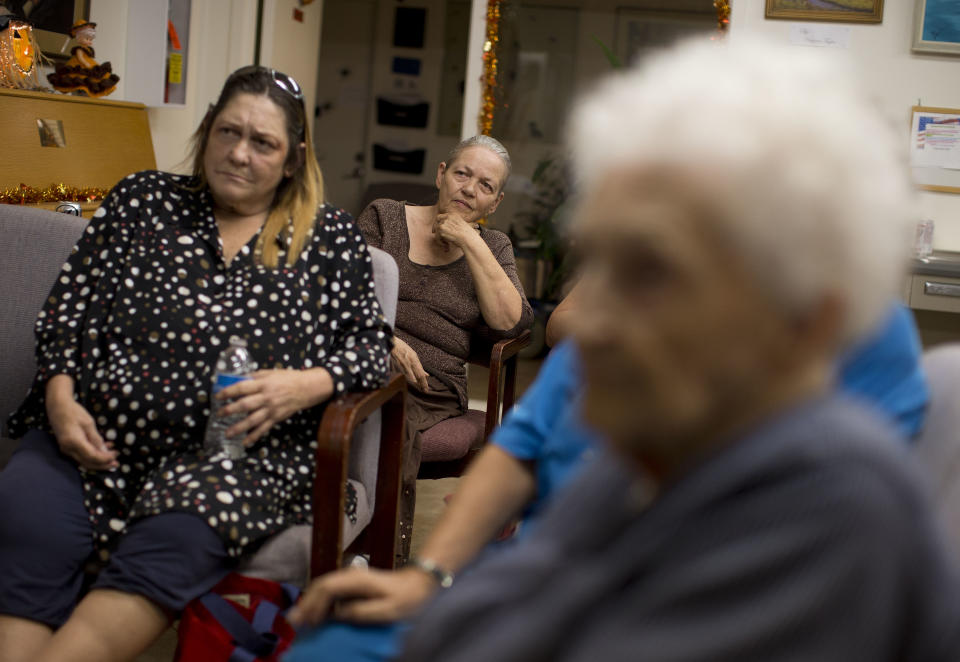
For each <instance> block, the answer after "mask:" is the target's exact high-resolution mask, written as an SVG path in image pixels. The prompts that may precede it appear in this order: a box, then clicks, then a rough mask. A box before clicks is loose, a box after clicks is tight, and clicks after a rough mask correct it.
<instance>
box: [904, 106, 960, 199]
mask: <svg viewBox="0 0 960 662" xmlns="http://www.w3.org/2000/svg"><path fill="white" fill-rule="evenodd" d="M911 113H912V115H911V121H910V167H911V169H912V170H913V179H914V182H915V183H916V184H917V185H918V186H919V187H920V188H922V189H926V190H928V191H941V192H946V193H960V109H958V108H933V107H930V106H914V107H913V108H912V109H911Z"/></svg>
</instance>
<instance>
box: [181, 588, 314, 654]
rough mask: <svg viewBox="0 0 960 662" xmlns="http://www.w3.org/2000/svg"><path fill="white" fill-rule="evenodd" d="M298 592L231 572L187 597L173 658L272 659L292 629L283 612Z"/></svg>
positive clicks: (284, 647)
mask: <svg viewBox="0 0 960 662" xmlns="http://www.w3.org/2000/svg"><path fill="white" fill-rule="evenodd" d="M299 595H300V591H299V589H297V588H296V587H295V586H292V585H290V584H278V583H277V582H272V581H269V580H267V579H256V578H254V577H247V576H245V575H240V574H237V573H235V572H233V573H230V574H229V575H227V576H226V577H225V578H224V579H223V581H221V582H220V583H219V584H217V585H216V586H214V587H213V589H211V591H210V592H209V593H207V594H206V595H203V596H201V597H199V598H197V599H196V600H193V601H191V602H190V604H188V605H187V607H186V609H184V610H183V614H182V615H181V617H180V628H179V631H178V634H177V639H178V641H177V652H176V654H175V655H174V658H173V659H174V660H175V662H254V661H255V660H263V661H264V662H275V661H276V660H279V659H280V655H281V654H282V653H283V652H284V651H285V650H287V648H289V647H290V644H291V643H292V642H293V637H294V636H295V634H296V632H295V631H294V629H293V627H292V626H291V625H290V624H289V623H287V619H286V618H285V617H284V614H286V611H287V609H289V608H290V607H292V606H293V604H294V603H295V602H296V601H297V598H298V597H299Z"/></svg>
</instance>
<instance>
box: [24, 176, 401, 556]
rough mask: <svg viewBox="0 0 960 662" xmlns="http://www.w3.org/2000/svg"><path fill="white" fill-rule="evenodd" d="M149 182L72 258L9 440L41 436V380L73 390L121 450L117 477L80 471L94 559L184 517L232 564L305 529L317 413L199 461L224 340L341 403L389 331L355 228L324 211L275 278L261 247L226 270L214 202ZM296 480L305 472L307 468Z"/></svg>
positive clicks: (110, 203)
mask: <svg viewBox="0 0 960 662" xmlns="http://www.w3.org/2000/svg"><path fill="white" fill-rule="evenodd" d="M195 189H196V182H195V181H194V180H193V179H191V178H188V177H183V176H179V175H172V174H168V173H161V172H156V171H146V172H141V173H137V174H134V175H131V176H129V177H127V178H126V179H124V180H123V181H121V182H120V183H119V184H118V185H117V186H116V187H115V188H114V190H113V191H112V192H111V193H110V195H109V196H108V197H107V199H106V200H105V201H104V203H103V205H102V206H101V207H100V209H98V210H97V212H96V214H95V215H94V218H93V219H92V221H91V222H90V224H89V226H88V227H87V229H86V231H85V233H84V235H83V237H82V238H81V239H80V241H79V243H78V244H77V246H76V247H75V248H74V250H73V253H72V254H71V256H70V258H69V260H68V262H67V264H66V265H65V266H64V268H63V271H62V273H61V275H60V278H59V279H58V281H57V282H56V284H55V285H54V288H53V290H52V291H51V293H50V296H49V297H48V299H47V302H46V304H45V306H44V308H43V310H42V311H41V312H40V315H39V318H38V320H37V326H36V331H37V342H38V347H37V357H38V361H37V363H38V365H39V369H38V374H37V379H36V381H35V383H34V386H33V388H32V390H31V392H30V394H29V396H28V397H27V400H26V401H25V402H24V404H23V405H22V406H21V407H20V409H19V410H18V411H17V412H16V413H15V414H14V415H13V416H12V417H11V419H10V429H11V433H12V434H16V435H18V436H19V435H22V434H23V433H24V432H25V431H26V430H27V429H29V428H31V427H44V428H49V426H48V424H47V423H46V417H45V413H44V403H43V384H44V383H45V382H46V380H47V379H48V378H49V377H51V376H53V375H55V374H61V373H67V374H71V375H73V376H74V377H75V379H76V384H77V386H76V391H77V398H78V400H79V401H80V402H81V403H82V404H83V405H84V406H85V407H86V408H87V410H88V411H89V412H90V413H91V415H92V416H93V417H94V419H95V420H96V423H97V426H98V429H99V431H100V433H101V434H102V435H103V436H104V438H105V439H108V440H110V441H113V443H114V444H115V446H116V447H117V449H118V450H119V452H120V456H119V462H120V467H119V468H118V469H117V470H116V471H113V472H87V471H82V473H83V486H84V499H85V505H86V507H87V509H88V510H89V512H90V517H91V521H92V522H93V524H94V535H95V543H96V545H97V547H98V548H99V550H100V551H101V555H103V553H104V552H105V550H107V549H109V547H110V546H111V544H112V543H113V542H114V541H115V539H116V537H117V536H118V535H120V534H122V532H123V531H124V530H125V529H126V525H127V523H128V522H130V521H131V520H133V519H136V518H139V517H144V516H149V515H154V514H159V513H162V512H167V511H183V512H190V513H195V514H197V515H198V516H200V517H201V518H203V519H204V520H205V521H207V522H208V523H209V524H210V526H212V527H213V528H214V529H216V530H217V532H218V533H219V535H220V536H221V537H222V538H223V540H224V542H225V543H226V545H227V547H228V550H229V552H230V554H231V555H239V554H240V553H241V552H242V551H243V549H244V548H245V547H246V546H248V545H250V544H251V543H253V542H255V541H257V540H259V539H261V538H263V537H265V536H268V535H270V534H272V533H275V532H277V531H279V530H281V529H283V528H285V527H287V526H290V525H293V524H297V523H302V522H306V521H309V519H310V513H311V504H310V497H311V485H312V477H313V463H314V449H315V447H316V442H315V440H314V436H315V432H316V427H317V424H318V421H319V417H320V414H321V413H322V411H321V409H322V408H320V407H317V408H314V409H312V410H309V411H303V412H299V413H297V414H295V415H294V416H292V417H291V418H290V419H288V420H287V421H284V422H283V423H281V424H279V425H277V426H275V427H274V428H273V429H272V430H270V432H269V433H268V434H267V436H266V437H265V438H264V439H262V440H261V441H260V442H258V443H257V444H256V445H255V446H254V447H253V448H251V449H250V450H249V451H248V455H247V457H246V458H244V459H242V460H239V461H232V462H231V461H230V460H220V461H216V462H211V461H207V460H206V459H204V458H202V457H201V456H200V455H199V451H200V446H201V442H202V438H203V431H204V426H205V424H206V420H207V417H208V416H209V406H208V398H209V388H210V382H211V374H212V368H213V365H214V362H215V361H216V357H217V355H218V354H219V352H220V350H221V349H222V348H223V347H224V346H225V344H226V342H227V340H228V339H229V337H230V336H232V335H238V336H241V337H243V338H246V339H247V342H248V347H249V348H250V351H251V352H252V353H253V357H254V359H255V360H256V362H257V363H258V365H259V366H260V367H261V368H298V369H303V368H310V367H315V366H322V367H325V368H326V369H327V370H328V371H329V372H330V374H331V376H332V377H333V379H334V388H335V392H336V393H342V392H345V391H347V390H350V389H354V388H374V387H376V386H378V385H379V384H381V383H382V381H383V379H384V377H385V375H386V373H387V365H388V364H387V358H388V356H389V348H390V329H389V327H388V325H387V324H386V322H385V321H384V319H383V316H382V314H381V312H380V307H379V304H378V303H377V299H376V295H375V292H374V287H373V275H372V264H371V260H370V256H369V253H368V252H367V250H366V244H365V243H364V241H363V238H362V237H361V235H360V232H359V230H358V228H357V227H356V225H355V224H354V223H353V220H352V219H351V218H350V216H349V215H348V214H347V213H346V212H343V211H341V210H338V209H334V208H332V207H325V208H324V209H322V210H321V213H320V214H319V215H318V218H317V223H316V226H315V228H314V232H313V235H312V237H311V238H310V240H309V241H308V242H307V245H306V248H305V249H304V251H303V253H302V254H301V255H300V258H299V260H298V261H297V262H296V263H295V264H294V265H293V266H289V267H288V266H286V254H285V253H284V250H283V249H284V248H285V247H286V246H287V245H288V244H287V240H286V238H285V237H279V236H278V237H277V238H276V239H275V240H276V241H278V242H279V244H280V249H281V250H280V256H279V261H280V265H281V266H280V267H279V268H278V269H276V270H273V269H268V268H265V267H263V266H259V265H257V264H255V262H254V260H253V252H254V246H255V244H256V241H257V239H258V236H255V237H253V239H251V241H250V242H249V243H248V244H247V245H246V246H244V247H243V249H241V252H240V254H239V255H238V256H237V258H235V259H234V260H233V261H232V262H231V263H230V265H229V266H227V265H226V264H225V263H224V261H223V258H222V252H221V246H220V242H219V235H218V233H217V229H216V223H215V220H214V217H213V210H212V206H211V199H210V195H209V193H208V192H207V191H206V190H205V189H204V190H195ZM304 468H306V470H304Z"/></svg>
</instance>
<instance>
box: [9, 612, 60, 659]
mask: <svg viewBox="0 0 960 662" xmlns="http://www.w3.org/2000/svg"><path fill="white" fill-rule="evenodd" d="M52 636H53V630H51V629H50V628H49V627H47V626H46V625H44V624H43V623H37V622H36V621H28V620H27V619H25V618H18V617H17V616H0V660H4V661H5V662H26V661H27V660H32V659H34V656H35V655H36V654H37V651H38V650H40V649H41V648H42V647H43V645H44V644H46V643H47V642H48V641H50V637H52Z"/></svg>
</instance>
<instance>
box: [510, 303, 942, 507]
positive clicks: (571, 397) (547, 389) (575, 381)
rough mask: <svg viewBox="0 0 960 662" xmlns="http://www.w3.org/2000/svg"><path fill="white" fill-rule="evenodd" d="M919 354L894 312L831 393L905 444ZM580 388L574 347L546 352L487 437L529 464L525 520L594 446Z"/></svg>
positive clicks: (905, 320) (918, 386) (916, 404)
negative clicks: (873, 414) (877, 414)
mask: <svg viewBox="0 0 960 662" xmlns="http://www.w3.org/2000/svg"><path fill="white" fill-rule="evenodd" d="M921 353H922V348H921V346H920V338H919V336H918V334H917V328H916V324H915V323H914V321H913V315H912V313H911V312H910V310H909V309H908V308H907V307H906V306H903V305H902V304H896V305H894V306H893V307H892V309H891V312H890V313H889V314H888V316H887V317H886V318H885V319H884V321H883V323H882V324H881V325H880V326H879V327H878V329H877V331H876V332H875V333H873V334H872V335H870V336H868V337H867V338H865V339H864V340H863V341H862V342H860V343H858V344H856V345H855V346H853V347H852V348H851V349H850V350H848V351H847V352H846V353H845V354H844V355H843V356H842V357H841V358H840V361H839V362H838V366H837V369H838V375H837V385H838V387H839V389H840V390H841V391H842V392H844V393H846V394H847V395H850V396H853V397H855V398H857V399H859V400H860V401H861V402H865V403H867V404H868V405H869V406H872V407H873V408H874V409H879V410H880V411H881V412H883V414H885V415H886V417H887V418H888V419H889V420H891V421H892V422H893V423H894V425H895V426H896V427H897V429H898V430H899V431H900V433H901V434H903V435H904V436H905V437H907V438H911V437H913V436H915V435H916V434H917V432H919V431H920V428H921V427H922V425H923V418H924V415H925V413H926V408H927V402H928V401H929V399H930V391H929V388H928V386H927V382H926V377H925V375H924V373H923V366H922V363H921V360H920V358H921ZM582 385H583V379H582V375H581V370H580V364H579V358H578V355H577V351H576V346H575V345H574V344H573V342H572V341H569V340H568V341H565V342H563V343H561V344H559V345H557V346H556V347H555V348H554V349H553V351H552V352H550V355H549V356H548V357H547V359H546V361H544V363H543V366H542V367H541V368H540V373H539V374H538V375H537V379H536V380H535V381H534V382H533V384H531V386H530V388H529V389H527V391H526V392H525V393H524V394H523V397H522V398H521V399H520V401H519V402H518V403H517V405H516V406H515V407H514V408H513V409H512V410H511V411H510V413H509V414H507V416H506V418H504V420H503V424H502V425H501V426H500V428H499V429H497V430H496V431H495V432H494V433H493V436H492V442H493V443H495V444H497V445H498V446H500V447H501V448H502V449H503V450H504V451H506V452H507V453H509V454H510V455H512V456H513V457H515V458H517V459H518V460H524V461H532V462H534V464H535V469H534V471H535V476H536V479H537V494H536V498H535V500H534V502H533V503H532V504H531V506H530V509H529V510H528V512H527V514H528V516H529V515H535V514H536V513H537V512H539V510H540V508H541V506H542V504H543V501H544V500H546V499H547V498H548V497H549V495H550V494H552V493H553V492H554V490H556V489H557V488H558V487H562V486H563V485H564V484H565V483H566V482H567V480H568V479H569V478H570V477H571V476H572V474H573V473H574V471H575V470H576V469H577V468H578V467H579V466H580V465H581V464H582V462H581V460H582V459H583V456H584V454H585V453H587V452H589V449H590V448H592V447H593V445H594V443H595V442H596V440H597V439H599V438H600V437H599V433H597V432H596V431H594V430H591V429H590V428H588V427H587V426H586V425H585V424H584V422H583V421H582V419H581V418H580V403H581V400H582V390H581V387H582Z"/></svg>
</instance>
